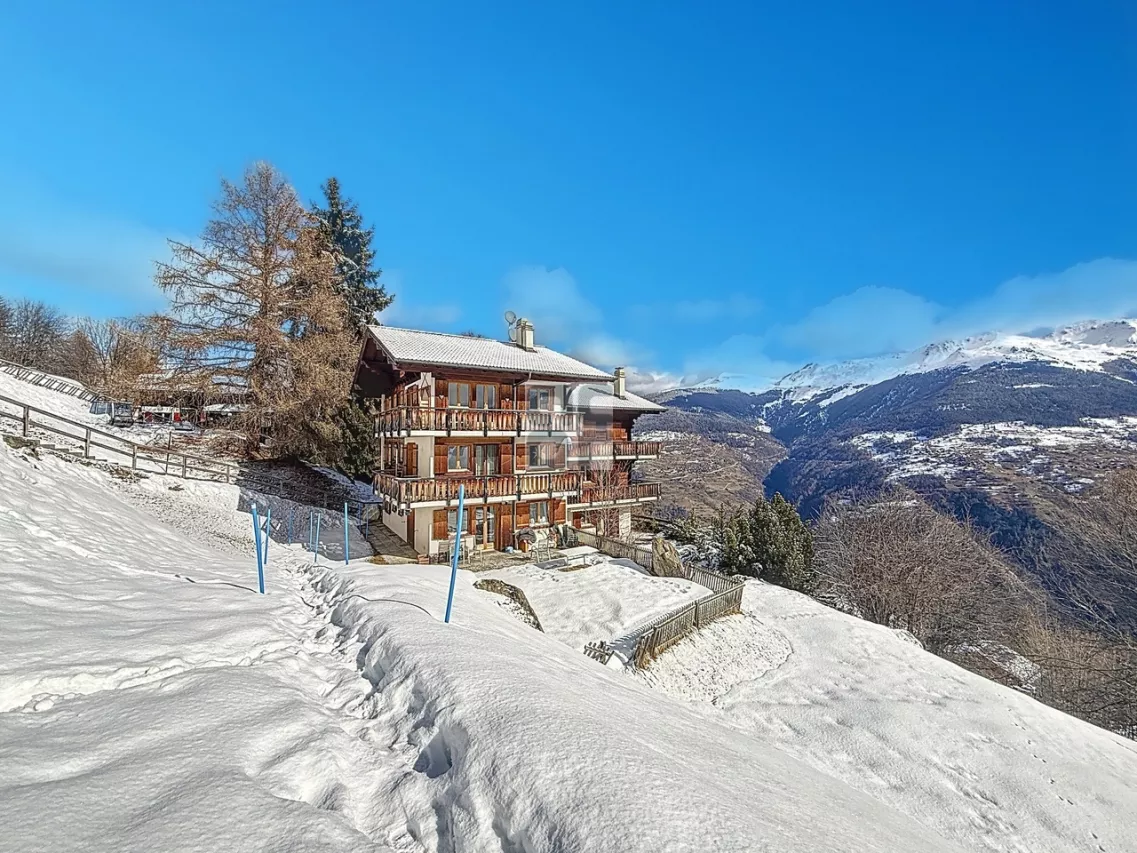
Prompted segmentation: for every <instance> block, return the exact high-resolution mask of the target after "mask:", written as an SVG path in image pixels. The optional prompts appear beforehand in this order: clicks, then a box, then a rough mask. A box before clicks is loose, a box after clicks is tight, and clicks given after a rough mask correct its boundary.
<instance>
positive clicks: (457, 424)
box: [378, 406, 583, 436]
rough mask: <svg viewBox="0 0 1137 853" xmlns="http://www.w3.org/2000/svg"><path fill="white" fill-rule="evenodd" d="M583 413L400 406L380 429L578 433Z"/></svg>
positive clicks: (382, 419)
mask: <svg viewBox="0 0 1137 853" xmlns="http://www.w3.org/2000/svg"><path fill="white" fill-rule="evenodd" d="M582 418H583V414H582V413H581V412H546V411H541V410H537V409H461V408H447V409H439V408H431V407H429V406H399V407H396V408H394V409H387V410H386V411H384V412H380V414H379V419H378V425H379V430H380V431H381V432H382V433H383V434H384V435H389V436H397V435H410V434H412V433H415V432H435V433H445V434H447V435H449V434H450V433H453V432H480V433H482V434H483V435H489V434H490V433H514V434H516V435H523V434H525V433H532V432H544V433H548V434H552V433H576V432H579V431H580V428H581V423H582Z"/></svg>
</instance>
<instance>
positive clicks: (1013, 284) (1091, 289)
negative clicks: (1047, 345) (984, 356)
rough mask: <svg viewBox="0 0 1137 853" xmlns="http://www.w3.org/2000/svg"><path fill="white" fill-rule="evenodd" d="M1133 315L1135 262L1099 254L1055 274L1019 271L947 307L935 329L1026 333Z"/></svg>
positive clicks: (943, 333)
mask: <svg viewBox="0 0 1137 853" xmlns="http://www.w3.org/2000/svg"><path fill="white" fill-rule="evenodd" d="M1134 315H1137V261H1129V260H1122V259H1118V258H1099V259H1098V260H1096V261H1088V262H1086V263H1081V264H1075V265H1074V266H1072V267H1070V268H1069V269H1066V270H1063V271H1062V272H1059V273H1052V274H1046V275H1038V276H1018V277H1017V278H1013V279H1011V280H1010V281H1006V282H1003V283H1002V284H1001V285H999V286H998V287H996V288H995V289H994V290H993V291H992V292H991V293H990V294H988V295H987V296H984V297H982V298H980V299H977V300H975V301H974V302H971V303H969V304H967V305H964V306H962V307H961V308H959V309H958V310H956V311H954V312H951V313H950V314H949V315H948V316H946V317H945V318H944V319H943V322H941V323H940V328H939V329H938V330H937V334H939V335H940V336H959V335H966V334H974V333H975V332H983V331H990V330H998V331H1009V332H1025V331H1029V330H1030V329H1034V328H1038V327H1040V326H1061V325H1065V324H1069V323H1076V322H1078V321H1080V320H1099V319H1100V320H1110V319H1117V318H1119V317H1133V316H1134Z"/></svg>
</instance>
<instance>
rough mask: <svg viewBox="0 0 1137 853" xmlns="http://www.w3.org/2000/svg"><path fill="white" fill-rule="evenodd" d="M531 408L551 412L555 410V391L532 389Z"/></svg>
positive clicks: (530, 392) (530, 393)
mask: <svg viewBox="0 0 1137 853" xmlns="http://www.w3.org/2000/svg"><path fill="white" fill-rule="evenodd" d="M529 408H530V409H538V410H540V411H545V412H551V411H552V410H553V389H552V388H530V389H529Z"/></svg>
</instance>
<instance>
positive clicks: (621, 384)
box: [612, 367, 628, 400]
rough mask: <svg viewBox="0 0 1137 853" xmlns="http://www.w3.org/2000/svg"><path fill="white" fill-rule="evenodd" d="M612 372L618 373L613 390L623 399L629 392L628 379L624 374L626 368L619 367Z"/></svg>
mask: <svg viewBox="0 0 1137 853" xmlns="http://www.w3.org/2000/svg"><path fill="white" fill-rule="evenodd" d="M612 372H613V373H614V374H615V375H616V381H615V383H614V384H613V386H612V391H613V392H614V393H615V395H616V396H617V397H619V398H620V399H621V400H623V399H624V397H625V396H627V393H628V387H627V379H626V377H625V375H624V368H622V367H617V368H616V369H615V370H613V371H612Z"/></svg>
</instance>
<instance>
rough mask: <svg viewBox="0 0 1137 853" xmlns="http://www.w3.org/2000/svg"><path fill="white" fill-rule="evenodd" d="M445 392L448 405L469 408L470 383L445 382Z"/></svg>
mask: <svg viewBox="0 0 1137 853" xmlns="http://www.w3.org/2000/svg"><path fill="white" fill-rule="evenodd" d="M446 392H447V394H448V395H449V397H448V400H447V402H448V404H449V405H450V406H452V407H461V408H464V409H468V408H470V383H468V382H450V383H447V386H446Z"/></svg>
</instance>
